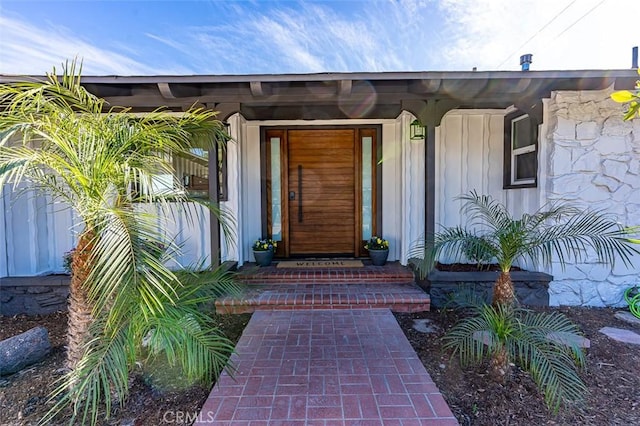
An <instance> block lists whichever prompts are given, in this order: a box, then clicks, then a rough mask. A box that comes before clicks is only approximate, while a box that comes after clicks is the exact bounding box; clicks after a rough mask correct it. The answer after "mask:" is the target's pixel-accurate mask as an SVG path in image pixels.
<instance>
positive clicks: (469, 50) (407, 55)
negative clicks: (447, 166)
mask: <svg viewBox="0 0 640 426" xmlns="http://www.w3.org/2000/svg"><path fill="white" fill-rule="evenodd" d="M601 2H602V4H600V3H601ZM267 5H268V6H267ZM594 7H595V9H594V10H593V11H592V12H591V13H588V14H587V15H586V16H584V15H585V14H586V13H587V12H589V10H591V9H592V8H594ZM565 8H566V10H564V11H563V9H565ZM561 12H562V13H561ZM201 13H202V14H207V13H209V14H210V16H205V18H209V19H208V20H209V22H211V24H209V25H206V26H179V25H177V24H176V26H171V25H166V24H164V26H163V27H162V28H158V27H155V28H139V29H138V30H137V31H138V33H139V34H138V37H137V38H136V37H135V36H132V39H135V40H137V43H126V44H125V42H124V41H119V40H117V38H116V37H113V38H111V39H105V40H98V41H96V42H89V41H88V40H86V39H82V38H81V35H78V34H74V33H72V32H71V30H69V29H66V28H59V27H55V26H53V25H48V26H44V25H40V26H37V27H36V26H35V25H32V24H29V23H27V22H26V21H24V20H19V19H16V18H13V19H12V18H8V17H0V28H1V29H0V31H2V39H3V42H2V58H0V61H1V62H2V63H1V64H0V72H2V73H31V74H33V73H41V72H44V71H46V70H48V69H49V68H50V67H51V65H52V64H58V63H60V62H61V61H62V60H65V59H68V58H73V57H74V56H76V55H79V56H81V57H83V58H84V67H85V71H86V73H89V74H119V75H131V74H193V73H199V74H247V73H306V72H340V71H345V72H346V71H371V72H376V71H417V70H421V71H431V70H433V71H437V70H450V71H455V70H471V68H472V67H478V69H479V70H495V69H511V70H516V69H519V63H518V58H519V56H520V55H521V54H524V53H532V54H533V65H532V69H534V70H542V69H581V68H591V69H593V68H595V69H597V68H602V69H611V68H629V66H630V57H631V47H632V46H633V45H637V44H638V40H632V36H633V28H632V27H631V25H626V26H625V24H624V21H621V20H620V17H621V16H628V17H632V16H637V15H639V14H640V1H638V0H604V1H603V0H577V1H576V0H396V1H389V0H387V1H384V0H379V1H371V2H344V3H342V2H319V3H310V2H300V3H298V2H295V3H294V2H283V3H262V2H255V3H250V2H211V3H209V4H207V7H206V8H204V11H201ZM545 26H546V27H545ZM543 27H544V29H542V28H543ZM135 31H136V29H135V28H133V32H134V34H135ZM529 39H531V40H530V41H528V42H527V40H529ZM525 42H527V43H526V44H525ZM105 43H108V44H105ZM150 52H152V53H150Z"/></svg>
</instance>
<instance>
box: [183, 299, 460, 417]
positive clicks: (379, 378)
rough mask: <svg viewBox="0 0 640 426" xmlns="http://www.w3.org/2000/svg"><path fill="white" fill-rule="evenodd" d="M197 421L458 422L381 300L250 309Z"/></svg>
mask: <svg viewBox="0 0 640 426" xmlns="http://www.w3.org/2000/svg"><path fill="white" fill-rule="evenodd" d="M236 351H237V354H234V356H233V361H234V363H235V365H236V367H237V370H236V372H235V373H234V377H233V378H232V377H231V376H230V375H229V374H228V373H227V372H224V373H223V374H222V375H221V376H220V378H219V380H218V382H217V383H216V385H215V387H214V388H213V390H212V392H211V394H210V396H209V398H208V399H207V401H206V402H205V404H204V406H203V408H202V411H201V413H200V415H199V417H198V421H196V423H195V424H196V425H208V424H215V425H229V426H231V425H233V426H241V425H244V426H249V425H265V426H269V425H272V426H275V425H288V426H296V425H327V426H328V425H342V426H346V425H370V426H374V425H375V426H378V425H379V426H382V425H442V426H444V425H457V424H458V423H457V421H456V419H455V418H454V417H453V415H452V413H451V410H450V409H449V407H448V406H447V404H446V402H445V400H444V399H443V397H442V395H441V394H440V392H439V391H438V389H437V387H436V386H435V384H434V383H433V381H432V380H431V377H430V376H429V374H428V373H427V371H426V370H425V369H424V366H423V365H422V363H421V361H420V360H419V358H418V356H417V354H416V353H415V351H414V350H413V348H412V347H411V345H410V344H409V342H408V340H407V339H406V337H405V336H404V334H403V333H402V330H401V329H400V326H399V325H398V323H397V321H396V320H395V318H394V316H393V315H392V314H391V312H390V311H389V310H388V309H342V310H339V309H336V310H287V311H281V310H274V311H263V310H260V311H256V312H255V313H254V314H253V316H252V318H251V321H250V322H249V324H248V325H247V327H246V329H245V330H244V333H243V335H242V337H241V338H240V341H239V342H238V345H237V347H236Z"/></svg>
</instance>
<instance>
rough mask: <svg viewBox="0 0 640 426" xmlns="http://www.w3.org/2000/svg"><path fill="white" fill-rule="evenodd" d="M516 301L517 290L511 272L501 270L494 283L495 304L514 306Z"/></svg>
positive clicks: (495, 305) (496, 305)
mask: <svg viewBox="0 0 640 426" xmlns="http://www.w3.org/2000/svg"><path fill="white" fill-rule="evenodd" d="M515 302H516V290H515V288H514V287H513V282H512V281H511V274H510V273H509V272H500V276H499V277H498V280H497V281H496V282H495V284H494V285H493V302H492V304H493V306H494V307H496V308H497V307H498V305H502V306H512V305H513V304H515Z"/></svg>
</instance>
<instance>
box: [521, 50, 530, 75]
mask: <svg viewBox="0 0 640 426" xmlns="http://www.w3.org/2000/svg"><path fill="white" fill-rule="evenodd" d="M531 58H533V55H532V54H531V53H527V54H525V55H522V56H520V65H521V66H522V71H529V65H531V62H532V60H531Z"/></svg>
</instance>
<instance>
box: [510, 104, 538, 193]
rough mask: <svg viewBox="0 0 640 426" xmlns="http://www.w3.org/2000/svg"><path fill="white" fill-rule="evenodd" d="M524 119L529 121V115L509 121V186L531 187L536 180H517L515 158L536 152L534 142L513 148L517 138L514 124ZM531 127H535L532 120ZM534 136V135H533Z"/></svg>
mask: <svg viewBox="0 0 640 426" xmlns="http://www.w3.org/2000/svg"><path fill="white" fill-rule="evenodd" d="M525 119H530V117H529V114H523V115H521V116H518V117H515V118H513V119H512V120H511V141H510V143H511V145H510V151H511V167H510V168H511V180H510V184H511V185H513V186H518V185H531V184H535V183H536V178H535V177H533V178H529V179H517V178H516V176H517V164H518V163H517V161H516V160H517V157H518V156H520V155H522V154H529V153H531V152H536V153H537V144H536V141H535V140H534V141H533V143H532V144H530V145H527V146H523V147H521V148H514V147H515V142H516V140H515V137H516V136H517V133H516V131H515V128H516V124H517V122H518V121H521V120H525ZM531 125H532V126H533V125H535V124H534V122H533V120H531ZM534 134H535V133H534ZM537 173H538V170H537V166H536V175H537Z"/></svg>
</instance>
